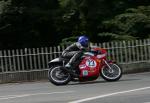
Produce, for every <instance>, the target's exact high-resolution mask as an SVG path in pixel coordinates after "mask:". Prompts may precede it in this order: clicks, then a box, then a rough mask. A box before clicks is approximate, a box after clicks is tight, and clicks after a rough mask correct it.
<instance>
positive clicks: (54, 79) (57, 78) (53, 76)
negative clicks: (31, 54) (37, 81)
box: [48, 66, 71, 85]
mask: <svg viewBox="0 0 150 103" xmlns="http://www.w3.org/2000/svg"><path fill="white" fill-rule="evenodd" d="M61 68H63V67H61V66H53V67H51V68H50V69H49V71H48V78H49V81H50V82H51V83H53V84H54V85H65V84H68V82H69V81H70V80H71V76H70V74H69V73H67V72H64V71H63V70H62V69H61Z"/></svg>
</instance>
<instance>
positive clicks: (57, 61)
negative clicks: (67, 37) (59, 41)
mask: <svg viewBox="0 0 150 103" xmlns="http://www.w3.org/2000/svg"><path fill="white" fill-rule="evenodd" d="M54 65H64V63H63V61H61V60H60V58H55V59H53V60H51V61H50V62H49V63H48V66H49V68H50V67H52V66H54Z"/></svg>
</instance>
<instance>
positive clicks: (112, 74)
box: [101, 63, 122, 81]
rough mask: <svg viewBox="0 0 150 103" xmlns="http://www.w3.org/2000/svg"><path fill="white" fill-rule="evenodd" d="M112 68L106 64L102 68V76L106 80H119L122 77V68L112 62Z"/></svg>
mask: <svg viewBox="0 0 150 103" xmlns="http://www.w3.org/2000/svg"><path fill="white" fill-rule="evenodd" d="M109 66H110V68H111V69H110V68H109V67H108V66H107V65H105V66H103V67H102V69H101V76H102V78H103V79H104V80H106V81H117V80H119V79H120V78H121V77H122V69H121V67H120V66H119V65H117V64H114V63H110V64H109Z"/></svg>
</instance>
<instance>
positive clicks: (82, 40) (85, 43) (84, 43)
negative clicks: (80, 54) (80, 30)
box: [78, 36, 89, 47]
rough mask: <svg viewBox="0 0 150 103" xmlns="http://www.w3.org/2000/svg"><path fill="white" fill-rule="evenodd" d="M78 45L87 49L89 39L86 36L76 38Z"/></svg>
mask: <svg viewBox="0 0 150 103" xmlns="http://www.w3.org/2000/svg"><path fill="white" fill-rule="evenodd" d="M78 43H80V44H81V45H82V46H83V47H88V43H89V39H88V37H86V36H80V37H79V38H78Z"/></svg>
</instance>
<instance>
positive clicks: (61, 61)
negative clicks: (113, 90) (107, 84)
mask: <svg viewBox="0 0 150 103" xmlns="http://www.w3.org/2000/svg"><path fill="white" fill-rule="evenodd" d="M68 61H69V60H68V59H65V58H61V57H60V58H56V59H53V60H51V61H50V62H49V64H48V65H49V68H50V69H49V71H48V79H49V81H50V82H51V83H53V84H54V85H66V84H68V83H69V82H70V81H79V82H85V81H93V80H96V79H97V78H98V77H99V76H101V77H102V78H103V79H104V80H106V81H117V80H119V79H120V78H121V77H122V69H121V67H120V66H119V65H118V64H116V63H115V62H114V61H110V60H107V51H106V49H103V48H98V47H95V48H92V50H91V51H89V52H85V53H84V55H83V56H82V57H81V59H80V60H78V62H79V63H78V64H79V65H77V66H76V67H75V69H73V70H72V71H73V72H74V73H75V74H76V75H78V76H74V75H72V73H70V72H68V71H67V69H66V68H65V64H66V63H67V62H68Z"/></svg>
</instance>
